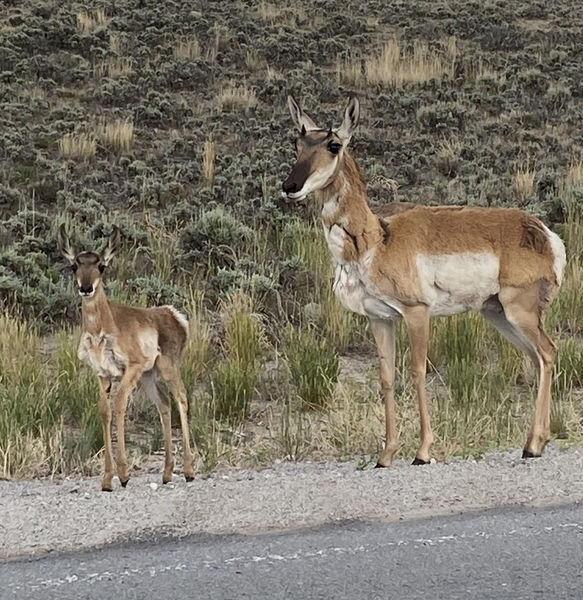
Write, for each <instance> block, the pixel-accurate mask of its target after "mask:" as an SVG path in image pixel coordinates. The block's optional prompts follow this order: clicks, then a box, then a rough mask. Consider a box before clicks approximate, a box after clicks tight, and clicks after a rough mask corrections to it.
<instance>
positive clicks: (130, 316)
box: [109, 302, 188, 360]
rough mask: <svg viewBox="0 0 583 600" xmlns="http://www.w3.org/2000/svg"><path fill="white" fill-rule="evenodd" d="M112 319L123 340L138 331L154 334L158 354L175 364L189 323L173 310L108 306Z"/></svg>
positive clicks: (182, 346) (156, 307) (169, 307)
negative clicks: (126, 335) (123, 337)
mask: <svg viewBox="0 0 583 600" xmlns="http://www.w3.org/2000/svg"><path fill="white" fill-rule="evenodd" d="M109 306H110V308H111V312H112V315H113V319H114V321H115V323H116V326H117V327H118V329H119V330H120V332H121V334H122V336H123V335H124V334H126V333H130V335H132V336H134V335H135V332H137V331H144V330H151V331H153V332H155V333H156V336H157V347H158V348H159V351H160V354H162V355H167V356H169V357H171V358H173V359H174V360H177V359H178V358H179V357H180V355H181V354H182V351H183V350H184V346H185V345H186V340H187V338H188V320H187V319H186V317H185V316H184V315H183V314H182V313H181V312H180V311H178V310H177V309H176V308H174V307H173V306H169V305H166V306H154V307H151V308H140V307H133V306H125V305H123V304H117V303H113V302H110V304H109Z"/></svg>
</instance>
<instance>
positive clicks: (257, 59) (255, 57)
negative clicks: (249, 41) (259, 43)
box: [245, 49, 267, 71]
mask: <svg viewBox="0 0 583 600" xmlns="http://www.w3.org/2000/svg"><path fill="white" fill-rule="evenodd" d="M245 64H246V65H247V68H248V69H249V70H250V71H259V70H260V69H263V68H264V67H266V66H267V62H266V61H265V59H264V58H263V57H262V56H259V54H258V52H257V50H254V49H251V50H247V53H246V54H245Z"/></svg>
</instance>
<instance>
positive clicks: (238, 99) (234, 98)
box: [217, 83, 257, 110]
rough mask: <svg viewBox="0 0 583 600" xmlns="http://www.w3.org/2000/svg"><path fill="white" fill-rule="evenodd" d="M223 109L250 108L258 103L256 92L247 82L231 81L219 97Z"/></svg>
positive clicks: (218, 100)
mask: <svg viewBox="0 0 583 600" xmlns="http://www.w3.org/2000/svg"><path fill="white" fill-rule="evenodd" d="M217 102H218V104H219V106H220V108H221V110H248V109H249V108H253V107H254V106H256V105H257V96H256V94H255V92H254V91H253V90H252V89H251V88H249V87H248V86H247V85H246V84H242V85H236V84H234V83H231V84H230V85H228V86H226V87H225V88H223V90H222V91H221V92H220V93H219V95H218V97H217Z"/></svg>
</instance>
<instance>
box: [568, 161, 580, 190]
mask: <svg viewBox="0 0 583 600" xmlns="http://www.w3.org/2000/svg"><path fill="white" fill-rule="evenodd" d="M582 186H583V158H579V159H577V160H574V161H572V162H571V164H570V165H569V169H568V170H567V175H566V177H565V184H564V187H565V189H566V190H570V189H573V188H576V187H582Z"/></svg>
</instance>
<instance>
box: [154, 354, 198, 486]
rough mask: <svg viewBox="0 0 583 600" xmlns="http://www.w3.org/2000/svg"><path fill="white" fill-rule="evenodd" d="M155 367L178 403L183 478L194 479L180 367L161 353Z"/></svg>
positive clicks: (186, 402)
mask: <svg viewBox="0 0 583 600" xmlns="http://www.w3.org/2000/svg"><path fill="white" fill-rule="evenodd" d="M156 368H157V369H158V372H159V373H160V376H161V377H162V379H164V381H166V382H168V384H169V385H170V388H171V389H172V393H173V394H174V398H175V399H176V402H177V403H178V411H179V412H180V426H181V428H182V446H183V449H182V450H183V462H184V478H185V479H186V481H192V480H193V479H194V455H193V454H192V450H191V448H190V434H189V429H188V398H187V396H186V388H185V387H184V383H183V381H182V377H181V375H180V367H179V366H178V363H177V362H176V361H172V360H171V359H170V358H169V357H168V356H165V355H163V354H161V355H160V356H159V357H158V359H157V360H156Z"/></svg>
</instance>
